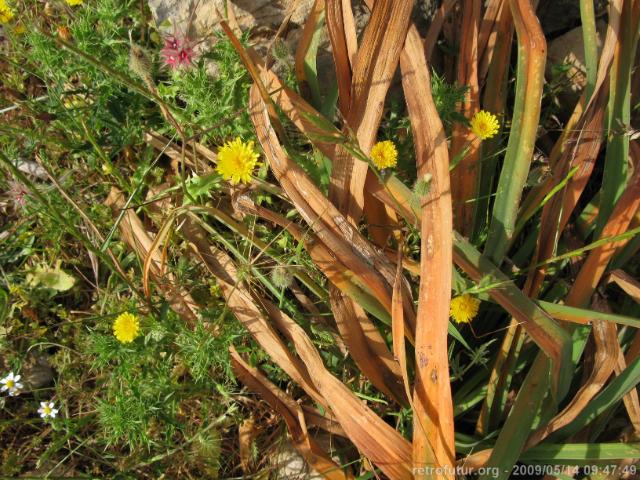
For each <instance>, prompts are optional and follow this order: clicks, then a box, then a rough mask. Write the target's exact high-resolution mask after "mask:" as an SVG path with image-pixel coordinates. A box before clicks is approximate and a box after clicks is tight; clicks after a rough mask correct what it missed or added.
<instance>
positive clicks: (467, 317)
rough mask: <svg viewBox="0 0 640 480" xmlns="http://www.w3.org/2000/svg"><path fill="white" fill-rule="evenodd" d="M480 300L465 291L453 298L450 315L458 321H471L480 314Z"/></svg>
mask: <svg viewBox="0 0 640 480" xmlns="http://www.w3.org/2000/svg"><path fill="white" fill-rule="evenodd" d="M479 308H480V300H478V299H477V298H475V297H472V296H471V295H469V294H467V293H465V294H464V295H459V296H457V297H454V298H452V299H451V306H450V307H449V315H451V317H453V320H454V321H455V322H457V323H469V322H470V321H471V320H473V319H474V318H475V316H476V315H477V314H478V309H479Z"/></svg>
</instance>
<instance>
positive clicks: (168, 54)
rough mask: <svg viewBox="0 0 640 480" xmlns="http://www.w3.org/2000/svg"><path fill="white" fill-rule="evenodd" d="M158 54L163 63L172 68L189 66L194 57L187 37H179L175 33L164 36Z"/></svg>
mask: <svg viewBox="0 0 640 480" xmlns="http://www.w3.org/2000/svg"><path fill="white" fill-rule="evenodd" d="M160 55H161V56H162V60H163V61H164V64H165V65H166V66H167V67H170V68H172V69H174V70H175V69H177V68H180V67H185V68H186V67H190V66H191V64H192V63H193V60H194V58H195V52H194V50H193V45H192V43H191V41H190V40H189V38H187V37H184V38H180V37H178V36H176V35H171V36H169V37H167V38H165V40H164V47H163V48H162V51H161V52H160Z"/></svg>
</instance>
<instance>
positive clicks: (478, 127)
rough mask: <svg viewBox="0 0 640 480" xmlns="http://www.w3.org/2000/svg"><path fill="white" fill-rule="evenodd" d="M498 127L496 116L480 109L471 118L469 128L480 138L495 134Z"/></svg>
mask: <svg viewBox="0 0 640 480" xmlns="http://www.w3.org/2000/svg"><path fill="white" fill-rule="evenodd" d="M499 129H500V122H498V117H496V116H495V115H494V114H493V113H490V112H487V111H486V110H480V111H479V112H478V113H476V114H475V115H474V116H473V118H472V119H471V130H472V131H473V133H475V134H476V136H478V137H479V138H480V139H481V140H486V139H487V138H491V137H493V136H495V135H496V134H497V133H498V130H499Z"/></svg>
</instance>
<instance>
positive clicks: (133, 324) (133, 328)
mask: <svg viewBox="0 0 640 480" xmlns="http://www.w3.org/2000/svg"><path fill="white" fill-rule="evenodd" d="M139 333H140V321H139V320H138V317H136V316H135V315H134V314H133V313H129V312H125V313H121V314H120V315H119V316H118V318H116V321H115V322H113V334H114V335H115V337H116V338H117V339H118V341H119V342H120V343H131V342H133V340H134V339H135V338H136V337H137V336H138V334H139Z"/></svg>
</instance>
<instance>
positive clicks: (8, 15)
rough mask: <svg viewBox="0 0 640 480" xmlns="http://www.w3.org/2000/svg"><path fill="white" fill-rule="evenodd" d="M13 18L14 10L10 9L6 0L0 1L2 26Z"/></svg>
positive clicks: (0, 23) (0, 21)
mask: <svg viewBox="0 0 640 480" xmlns="http://www.w3.org/2000/svg"><path fill="white" fill-rule="evenodd" d="M13 16H14V14H13V10H11V8H9V5H7V4H6V3H5V2H4V0H0V25H3V24H5V23H9V22H10V21H11V19H12V18H13Z"/></svg>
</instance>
